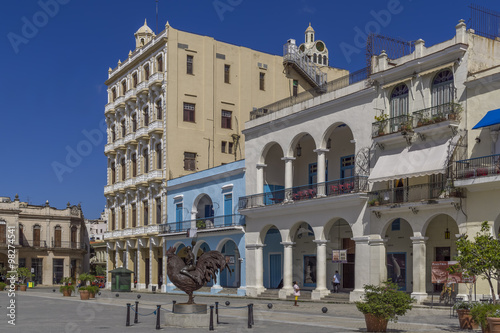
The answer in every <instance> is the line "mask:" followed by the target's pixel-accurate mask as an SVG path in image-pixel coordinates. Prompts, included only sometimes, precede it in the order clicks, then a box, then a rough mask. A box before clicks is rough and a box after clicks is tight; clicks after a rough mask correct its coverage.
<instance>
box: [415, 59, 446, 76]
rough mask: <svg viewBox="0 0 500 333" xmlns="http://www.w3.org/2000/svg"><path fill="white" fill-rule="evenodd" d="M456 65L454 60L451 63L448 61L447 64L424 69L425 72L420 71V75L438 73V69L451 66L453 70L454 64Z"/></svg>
mask: <svg viewBox="0 0 500 333" xmlns="http://www.w3.org/2000/svg"><path fill="white" fill-rule="evenodd" d="M454 65H455V62H454V61H452V62H450V63H447V64H446V65H442V66H437V67H434V68H431V69H429V70H426V71H423V72H420V73H419V75H420V76H424V75H427V74H432V73H436V72H437V71H440V70H442V69H445V68H451V69H452V70H453V66H454Z"/></svg>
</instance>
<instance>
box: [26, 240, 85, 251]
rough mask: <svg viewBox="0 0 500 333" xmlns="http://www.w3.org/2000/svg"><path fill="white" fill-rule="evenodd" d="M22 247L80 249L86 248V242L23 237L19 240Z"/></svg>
mask: <svg viewBox="0 0 500 333" xmlns="http://www.w3.org/2000/svg"><path fill="white" fill-rule="evenodd" d="M19 245H20V246H22V247H34V248H45V249H49V248H50V249H78V250H85V249H86V244H85V243H82V242H71V241H57V240H52V241H50V242H47V241H45V240H38V239H30V240H27V239H23V240H22V241H20V242H19Z"/></svg>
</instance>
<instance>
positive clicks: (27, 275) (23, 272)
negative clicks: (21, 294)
mask: <svg viewBox="0 0 500 333" xmlns="http://www.w3.org/2000/svg"><path fill="white" fill-rule="evenodd" d="M16 272H17V276H18V277H19V279H20V280H21V284H20V285H19V289H21V291H26V289H27V288H28V286H27V285H26V280H27V279H31V278H32V277H33V276H34V274H33V273H31V270H30V269H29V268H27V267H18V268H17V269H16Z"/></svg>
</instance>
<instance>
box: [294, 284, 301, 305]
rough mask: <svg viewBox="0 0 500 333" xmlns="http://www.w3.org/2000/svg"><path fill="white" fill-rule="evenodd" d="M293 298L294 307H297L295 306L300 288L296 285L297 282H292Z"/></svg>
mask: <svg viewBox="0 0 500 333" xmlns="http://www.w3.org/2000/svg"><path fill="white" fill-rule="evenodd" d="M293 296H295V304H294V306H299V305H298V304H297V300H298V299H299V296H300V288H299V285H298V284H297V281H293Z"/></svg>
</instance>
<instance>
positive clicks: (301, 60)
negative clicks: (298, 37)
mask: <svg viewBox="0 0 500 333" xmlns="http://www.w3.org/2000/svg"><path fill="white" fill-rule="evenodd" d="M283 62H290V63H293V64H295V65H296V66H297V67H298V68H300V70H301V71H302V72H303V75H305V76H306V79H308V81H310V82H311V83H312V84H313V85H316V86H317V87H321V86H322V85H324V84H325V83H326V73H323V72H322V71H321V70H320V69H319V67H318V66H317V65H316V64H315V63H314V62H312V61H311V59H310V58H309V57H308V56H307V55H306V54H305V53H303V52H302V51H300V49H299V48H298V47H297V45H295V44H290V43H286V44H285V45H283Z"/></svg>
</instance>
